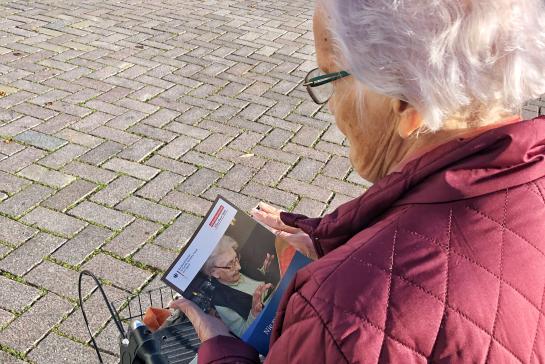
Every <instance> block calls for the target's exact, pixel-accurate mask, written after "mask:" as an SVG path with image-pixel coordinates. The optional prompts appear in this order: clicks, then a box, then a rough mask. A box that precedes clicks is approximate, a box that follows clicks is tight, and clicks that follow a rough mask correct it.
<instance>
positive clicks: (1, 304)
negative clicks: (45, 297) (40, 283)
mask: <svg viewBox="0 0 545 364" xmlns="http://www.w3.org/2000/svg"><path fill="white" fill-rule="evenodd" d="M0 292H1V293H2V294H0V308H3V309H5V310H9V311H15V312H21V311H22V310H23V308H25V306H29V305H30V304H31V303H32V302H34V301H35V300H36V299H38V298H39V297H40V291H39V290H37V289H36V288H34V287H31V286H28V285H26V284H23V283H19V282H16V281H14V280H11V279H9V278H6V277H4V276H0ZM0 340H1V339H0Z"/></svg>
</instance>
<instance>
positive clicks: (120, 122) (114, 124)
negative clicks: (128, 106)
mask: <svg viewBox="0 0 545 364" xmlns="http://www.w3.org/2000/svg"><path fill="white" fill-rule="evenodd" d="M147 115H148V114H146V113H143V112H140V111H137V110H129V111H127V112H126V113H124V114H122V115H119V116H116V117H114V118H113V119H112V120H110V121H108V122H107V123H106V126H109V127H110V128H114V129H120V130H127V129H128V128H130V127H131V126H133V125H135V124H136V123H138V122H140V121H141V120H142V119H144V118H145V117H146V116H147Z"/></svg>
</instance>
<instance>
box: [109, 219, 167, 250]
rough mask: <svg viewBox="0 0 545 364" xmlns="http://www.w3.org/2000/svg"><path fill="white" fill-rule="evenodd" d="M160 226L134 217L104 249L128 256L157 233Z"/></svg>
mask: <svg viewBox="0 0 545 364" xmlns="http://www.w3.org/2000/svg"><path fill="white" fill-rule="evenodd" d="M160 228H161V225H159V224H156V223H154V222H150V221H146V220H141V219H136V220H135V221H134V222H133V223H132V224H130V225H129V226H127V227H126V228H125V229H124V230H123V232H122V233H121V234H119V235H117V236H116V237H115V238H114V239H113V240H112V241H111V242H109V243H108V244H107V245H106V246H105V247H104V249H106V250H109V251H111V252H114V253H116V254H117V255H119V256H122V257H126V256H129V255H130V254H132V253H133V252H134V251H136V250H137V249H138V248H140V247H141V246H142V245H143V244H144V243H145V242H146V241H148V240H149V239H150V238H151V237H152V236H153V235H154V234H155V233H157V231H159V229H160Z"/></svg>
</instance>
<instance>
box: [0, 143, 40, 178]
mask: <svg viewBox="0 0 545 364" xmlns="http://www.w3.org/2000/svg"><path fill="white" fill-rule="evenodd" d="M43 156H45V152H44V151H43V150H39V149H35V148H26V149H23V150H22V151H20V152H19V153H17V154H14V155H12V156H11V157H9V158H6V159H4V160H2V161H0V170H2V171H4V172H8V173H15V172H18V171H20V170H22V169H23V168H25V167H27V166H29V165H31V164H32V163H34V162H35V161H37V160H38V159H40V158H42V157H43Z"/></svg>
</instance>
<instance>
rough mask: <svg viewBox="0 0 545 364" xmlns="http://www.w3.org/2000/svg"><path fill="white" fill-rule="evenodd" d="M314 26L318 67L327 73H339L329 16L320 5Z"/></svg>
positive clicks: (314, 19) (315, 15) (315, 14)
mask: <svg viewBox="0 0 545 364" xmlns="http://www.w3.org/2000/svg"><path fill="white" fill-rule="evenodd" d="M312 24H313V27H312V28H313V33H314V46H315V47H316V61H317V63H318V67H319V68H321V69H322V70H323V71H324V72H326V73H328V72H335V71H337V67H336V63H335V61H336V56H335V52H334V48H333V42H332V39H331V31H330V30H329V24H330V21H329V16H328V15H327V13H326V11H325V9H324V8H323V6H321V5H320V4H318V5H317V6H316V9H315V11H314V17H313V22H312Z"/></svg>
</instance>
